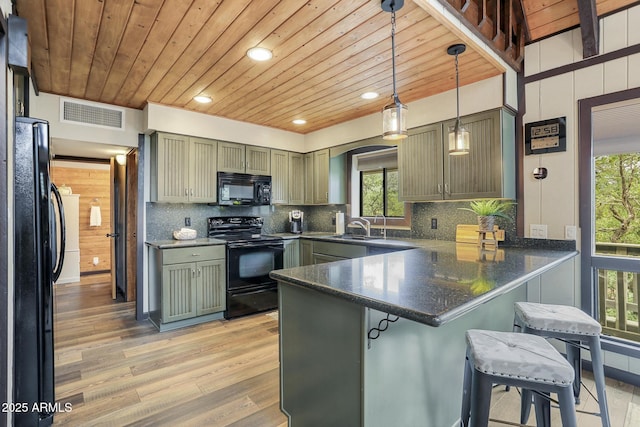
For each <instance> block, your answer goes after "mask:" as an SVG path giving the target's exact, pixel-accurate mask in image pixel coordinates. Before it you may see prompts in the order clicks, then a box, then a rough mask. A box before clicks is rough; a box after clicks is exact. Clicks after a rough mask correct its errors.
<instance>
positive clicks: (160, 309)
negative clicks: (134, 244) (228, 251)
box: [149, 245, 226, 331]
mask: <svg viewBox="0 0 640 427" xmlns="http://www.w3.org/2000/svg"><path fill="white" fill-rule="evenodd" d="M149 277H150V280H149V287H150V292H149V294H150V301H149V318H150V319H151V321H152V322H153V323H154V324H155V325H156V326H157V327H158V329H160V331H164V330H169V329H175V328H179V327H182V326H189V325H193V324H196V323H202V322H206V321H209V320H214V319H220V318H222V314H223V311H224V310H225V307H226V298H225V295H226V294H225V280H226V259H225V247H224V245H216V246H193V247H186V248H164V249H161V248H156V247H152V249H151V256H150V274H149Z"/></svg>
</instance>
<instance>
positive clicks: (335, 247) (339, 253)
mask: <svg viewBox="0 0 640 427" xmlns="http://www.w3.org/2000/svg"><path fill="white" fill-rule="evenodd" d="M366 255H367V247H366V246H359V245H352V244H349V243H334V242H322V241H315V242H313V252H312V260H313V262H312V263H313V264H322V263H325V262H333V261H340V260H343V259H349V258H360V257H363V256H366Z"/></svg>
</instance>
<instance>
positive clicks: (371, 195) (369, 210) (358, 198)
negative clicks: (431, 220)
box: [350, 147, 411, 227]
mask: <svg viewBox="0 0 640 427" xmlns="http://www.w3.org/2000/svg"><path fill="white" fill-rule="evenodd" d="M371 149H372V147H369V149H368V151H366V152H364V153H359V154H354V155H353V157H352V165H353V166H352V173H351V196H350V199H351V200H350V203H351V206H352V209H353V211H352V214H351V215H352V216H354V217H356V216H360V217H367V218H370V219H372V220H373V219H376V220H377V221H378V223H380V221H381V217H382V216H383V215H384V217H385V218H387V220H386V224H387V225H395V226H401V227H405V226H410V225H411V208H410V206H409V205H408V204H406V203H405V202H403V201H400V200H398V193H399V176H398V151H397V148H396V147H393V148H384V149H377V150H375V151H371ZM376 217H377V218H376ZM372 223H373V222H372Z"/></svg>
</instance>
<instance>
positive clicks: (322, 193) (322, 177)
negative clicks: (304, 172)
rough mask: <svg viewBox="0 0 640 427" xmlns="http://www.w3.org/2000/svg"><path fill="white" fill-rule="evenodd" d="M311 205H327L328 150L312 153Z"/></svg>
mask: <svg viewBox="0 0 640 427" xmlns="http://www.w3.org/2000/svg"><path fill="white" fill-rule="evenodd" d="M313 203H315V204H323V203H329V149H324V150H319V151H314V152H313Z"/></svg>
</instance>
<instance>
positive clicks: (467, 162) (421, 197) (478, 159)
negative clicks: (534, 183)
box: [398, 109, 515, 202]
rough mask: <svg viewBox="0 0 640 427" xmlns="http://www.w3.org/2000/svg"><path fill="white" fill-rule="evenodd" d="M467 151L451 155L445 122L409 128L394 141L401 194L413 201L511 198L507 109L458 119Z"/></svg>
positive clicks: (511, 140)
mask: <svg viewBox="0 0 640 427" xmlns="http://www.w3.org/2000/svg"><path fill="white" fill-rule="evenodd" d="M461 121H462V123H463V125H464V126H465V127H466V128H467V130H469V132H470V149H469V153H468V154H465V155H449V150H448V148H449V139H448V138H449V127H451V126H453V125H454V123H455V121H454V120H451V121H447V122H443V123H437V124H433V125H428V126H422V127H419V128H416V129H412V130H411V131H410V132H409V137H407V138H406V139H405V140H403V141H400V142H399V144H398V172H399V198H400V199H401V200H404V201H410V202H417V201H428V200H455V199H473V198H502V197H504V198H514V197H515V166H514V165H515V148H514V138H515V121H514V116H513V115H512V114H511V113H510V112H508V111H506V110H502V109H499V110H493V111H488V112H483V113H478V114H473V115H469V116H465V117H462V118H461Z"/></svg>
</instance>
